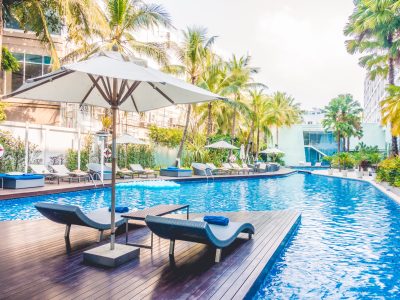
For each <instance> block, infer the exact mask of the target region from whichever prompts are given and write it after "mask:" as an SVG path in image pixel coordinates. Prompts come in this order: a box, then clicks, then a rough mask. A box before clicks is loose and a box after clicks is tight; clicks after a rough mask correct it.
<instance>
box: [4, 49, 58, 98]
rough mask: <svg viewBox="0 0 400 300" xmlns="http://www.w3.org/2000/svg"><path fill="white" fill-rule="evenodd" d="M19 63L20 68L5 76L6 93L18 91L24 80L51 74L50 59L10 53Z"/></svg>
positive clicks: (34, 55)
mask: <svg viewBox="0 0 400 300" xmlns="http://www.w3.org/2000/svg"><path fill="white" fill-rule="evenodd" d="M12 55H14V57H15V58H16V59H17V60H18V61H19V63H20V68H19V70H18V71H16V72H11V73H9V74H7V76H6V79H5V81H6V93H11V92H13V91H15V90H16V89H18V88H19V87H20V86H21V85H22V84H23V83H24V82H25V81H26V80H28V79H30V78H34V77H38V76H42V75H44V74H47V73H49V72H51V58H50V57H49V56H42V55H36V54H28V53H26V54H25V53H12Z"/></svg>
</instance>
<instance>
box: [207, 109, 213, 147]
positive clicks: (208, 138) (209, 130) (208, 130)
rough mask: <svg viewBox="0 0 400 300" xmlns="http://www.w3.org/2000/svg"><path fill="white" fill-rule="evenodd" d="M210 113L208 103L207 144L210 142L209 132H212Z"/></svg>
mask: <svg viewBox="0 0 400 300" xmlns="http://www.w3.org/2000/svg"><path fill="white" fill-rule="evenodd" d="M211 111H212V103H211V102H209V103H208V116H207V119H208V120H207V144H208V143H209V141H210V136H211V131H212V118H211Z"/></svg>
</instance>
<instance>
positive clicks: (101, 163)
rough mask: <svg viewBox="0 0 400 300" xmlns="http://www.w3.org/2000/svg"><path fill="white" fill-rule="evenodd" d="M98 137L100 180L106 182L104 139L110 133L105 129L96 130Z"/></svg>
mask: <svg viewBox="0 0 400 300" xmlns="http://www.w3.org/2000/svg"><path fill="white" fill-rule="evenodd" d="M96 135H97V138H98V139H99V143H100V180H101V182H104V181H103V179H104V141H105V140H106V138H107V136H108V133H107V132H105V131H99V132H96Z"/></svg>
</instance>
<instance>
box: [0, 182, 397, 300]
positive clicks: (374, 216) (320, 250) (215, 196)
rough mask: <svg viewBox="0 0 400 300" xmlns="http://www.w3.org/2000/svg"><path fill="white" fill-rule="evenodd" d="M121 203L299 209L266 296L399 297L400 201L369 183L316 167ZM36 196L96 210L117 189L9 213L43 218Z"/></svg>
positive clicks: (13, 207) (139, 192) (133, 196)
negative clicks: (327, 173) (299, 218)
mask: <svg viewBox="0 0 400 300" xmlns="http://www.w3.org/2000/svg"><path fill="white" fill-rule="evenodd" d="M117 199H118V205H128V206H130V207H131V208H138V209H140V208H144V207H148V206H151V205H156V204H159V203H189V204H190V205H191V211H192V212H204V211H210V212H212V211H241V210H279V209H287V208H291V209H298V210H300V211H301V212H302V221H301V225H300V227H299V229H298V231H297V232H296V233H295V235H294V236H293V238H292V239H291V240H290V242H289V243H288V245H287V247H286V248H285V249H284V251H282V253H281V254H280V256H279V257H278V258H277V261H276V262H275V264H274V265H273V267H272V269H271V270H270V271H269V273H268V274H267V276H266V277H265V278H264V282H263V284H262V287H261V288H260V289H259V291H258V293H257V295H256V296H255V298H258V299H265V298H267V299H289V298H290V299H305V298H306V299H321V298H326V299H339V298H363V299H377V298H381V299H383V298H384V299H395V298H398V297H397V296H398V295H399V294H400V290H399V288H400V272H399V270H400V259H399V258H400V217H399V216H400V205H398V204H396V203H395V202H394V201H393V200H391V199H389V198H388V197H387V196H385V195H384V194H383V193H381V192H380V191H378V190H377V189H375V188H374V187H373V186H371V185H370V184H368V183H364V182H359V181H355V180H346V179H340V178H329V177H324V176H317V175H310V174H294V175H291V176H286V177H280V178H267V179H262V178H261V179H260V178H252V179H240V180H218V181H215V182H209V183H207V182H195V181H192V182H181V183H180V187H178V188H165V189H162V188H161V189H145V188H139V187H137V188H119V189H118V191H117ZM36 201H52V202H61V203H72V204H77V205H80V206H81V207H83V209H84V210H86V211H88V210H91V209H94V208H97V207H102V206H107V205H109V203H110V191H109V189H99V190H90V191H82V192H74V193H68V194H67V193H66V194H59V195H47V196H43V197H32V198H26V199H19V200H9V201H0V212H1V216H0V217H1V219H2V220H4V219H29V218H37V217H39V214H37V213H36V212H35V210H34V209H33V207H32V205H33V203H34V202H36Z"/></svg>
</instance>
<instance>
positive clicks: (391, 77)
mask: <svg viewBox="0 0 400 300" xmlns="http://www.w3.org/2000/svg"><path fill="white" fill-rule="evenodd" d="M388 40H389V44H390V45H389V46H391V44H392V40H393V37H392V35H390V36H389V38H388ZM388 80H389V84H390V85H394V59H393V57H391V56H390V57H389V74H388ZM392 155H393V156H397V155H399V147H398V145H397V136H395V135H392Z"/></svg>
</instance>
